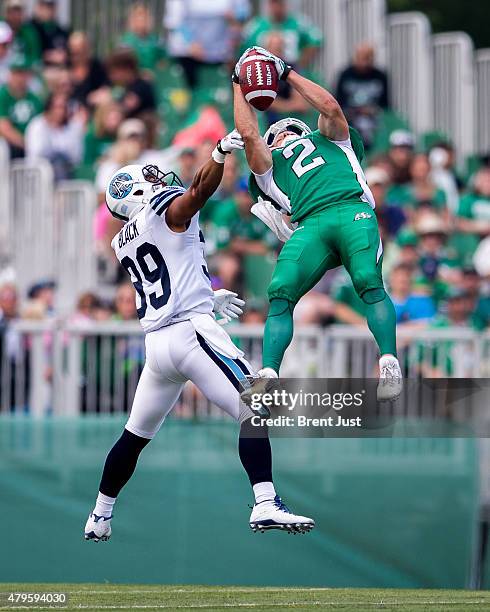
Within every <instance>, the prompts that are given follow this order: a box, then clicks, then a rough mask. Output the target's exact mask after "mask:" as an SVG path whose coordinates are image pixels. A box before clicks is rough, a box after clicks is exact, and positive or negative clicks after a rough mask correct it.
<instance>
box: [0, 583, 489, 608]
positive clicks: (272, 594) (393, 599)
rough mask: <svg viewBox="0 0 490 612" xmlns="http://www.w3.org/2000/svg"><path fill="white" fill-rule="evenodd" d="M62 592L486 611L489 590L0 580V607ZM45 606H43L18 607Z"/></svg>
mask: <svg viewBox="0 0 490 612" xmlns="http://www.w3.org/2000/svg"><path fill="white" fill-rule="evenodd" d="M11 592H14V593H43V592H44V593H59V592H65V593H67V594H68V597H69V601H68V604H67V605H66V606H64V607H62V608H61V609H63V610H94V611H95V610H148V611H151V610H180V609H191V610H192V609H199V610H241V609H255V610H260V611H261V612H262V611H264V612H265V611H270V610H274V611H275V612H276V611H277V610H283V609H287V610H289V609H291V610H295V611H301V612H306V611H308V610H322V609H325V610H353V611H354V610H355V611H358V610H386V611H389V610H394V611H395V610H396V611H397V612H405V611H408V610H417V611H422V610H430V611H433V612H436V611H438V612H442V611H446V610H451V611H453V610H457V611H461V612H463V611H468V610H479V609H481V610H490V591H453V590H422V589H326V588H322V589H320V588H319V589H316V588H274V587H270V588H267V587H265V588H253V587H207V586H138V585H131V586H127V585H115V584H108V585H101V584H0V610H12V609H15V608H19V607H20V605H18V606H12V605H9V606H7V605H6V594H7V593H11ZM31 608H35V609H37V610H48V609H53V607H51V608H50V607H49V606H48V605H43V606H40V605H37V606H32V605H30V606H29V607H26V606H25V605H24V606H22V608H21V609H31Z"/></svg>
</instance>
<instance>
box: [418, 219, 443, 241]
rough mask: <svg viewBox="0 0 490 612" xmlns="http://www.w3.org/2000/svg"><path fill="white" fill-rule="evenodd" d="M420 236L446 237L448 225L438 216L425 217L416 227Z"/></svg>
mask: <svg viewBox="0 0 490 612" xmlns="http://www.w3.org/2000/svg"><path fill="white" fill-rule="evenodd" d="M415 231H416V232H417V234H418V235H419V236H427V234H441V235H443V236H446V235H447V233H448V230H447V227H446V224H445V223H444V221H443V220H442V219H440V218H439V217H438V216H437V215H423V216H422V217H421V218H420V220H419V222H418V223H417V225H416V227H415Z"/></svg>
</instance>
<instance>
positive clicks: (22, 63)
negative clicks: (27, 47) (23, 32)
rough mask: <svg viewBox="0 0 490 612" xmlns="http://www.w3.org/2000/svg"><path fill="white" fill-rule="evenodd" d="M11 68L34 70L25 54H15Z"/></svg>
mask: <svg viewBox="0 0 490 612" xmlns="http://www.w3.org/2000/svg"><path fill="white" fill-rule="evenodd" d="M10 70H22V71H29V70H32V65H31V64H30V63H29V62H28V61H27V58H26V56H25V55H20V54H19V55H15V56H14V58H13V59H12V63H11V64H10Z"/></svg>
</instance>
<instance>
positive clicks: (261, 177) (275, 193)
mask: <svg viewBox="0 0 490 612" xmlns="http://www.w3.org/2000/svg"><path fill="white" fill-rule="evenodd" d="M252 176H253V178H254V180H255V181H256V183H257V186H258V188H259V189H260V190H261V191H262V192H263V193H264V195H265V196H266V197H267V198H272V200H274V202H273V203H275V204H278V205H279V209H280V210H281V211H282V212H285V213H288V214H290V213H291V202H290V201H289V198H288V196H287V195H286V194H285V193H284V192H283V191H281V189H280V188H279V187H278V186H277V184H276V182H275V181H274V167H271V168H269V170H267V172H265V173H264V174H253V175H252Z"/></svg>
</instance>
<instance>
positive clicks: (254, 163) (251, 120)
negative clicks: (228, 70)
mask: <svg viewBox="0 0 490 612" xmlns="http://www.w3.org/2000/svg"><path fill="white" fill-rule="evenodd" d="M233 109H234V114H235V126H236V129H237V130H238V131H239V133H240V136H241V137H242V139H243V143H244V145H245V155H246V156H247V162H248V167H249V168H250V170H252V172H253V173H254V174H265V173H266V172H267V171H268V170H270V169H271V168H272V154H271V152H270V150H269V147H268V146H267V145H266V144H265V142H264V139H263V138H262V136H261V135H260V132H259V124H258V121H257V116H256V115H255V111H254V110H253V108H252V107H251V106H250V104H249V103H248V102H247V101H246V100H245V98H244V97H243V93H242V90H241V89H240V85H238V83H233Z"/></svg>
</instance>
